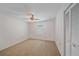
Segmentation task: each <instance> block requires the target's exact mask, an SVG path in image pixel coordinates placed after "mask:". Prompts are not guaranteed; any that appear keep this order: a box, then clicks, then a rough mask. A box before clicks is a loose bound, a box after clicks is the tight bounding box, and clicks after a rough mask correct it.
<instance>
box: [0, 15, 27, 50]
mask: <svg viewBox="0 0 79 59" xmlns="http://www.w3.org/2000/svg"><path fill="white" fill-rule="evenodd" d="M27 26H28V24H27V23H26V22H24V21H23V20H22V19H18V18H16V17H11V16H7V15H6V16H5V15H0V50H2V49H5V48H7V47H9V46H11V45H14V44H16V43H18V42H21V41H23V40H25V39H27V38H28V31H27V30H28V29H27Z"/></svg>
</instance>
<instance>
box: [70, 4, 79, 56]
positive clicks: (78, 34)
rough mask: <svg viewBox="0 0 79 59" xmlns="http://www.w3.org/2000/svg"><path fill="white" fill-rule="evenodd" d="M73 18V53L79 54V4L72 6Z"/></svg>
mask: <svg viewBox="0 0 79 59" xmlns="http://www.w3.org/2000/svg"><path fill="white" fill-rule="evenodd" d="M71 19H72V46H71V52H72V53H71V55H73V56H75V55H76V56H79V4H76V5H75V6H74V7H73V8H71Z"/></svg>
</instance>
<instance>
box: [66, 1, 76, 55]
mask: <svg viewBox="0 0 79 59" xmlns="http://www.w3.org/2000/svg"><path fill="white" fill-rule="evenodd" d="M76 4H77V3H70V4H69V5H68V6H67V8H66V9H65V10H64V56H66V36H65V34H66V32H65V31H66V30H65V29H66V27H65V26H66V22H65V14H66V13H67V12H69V39H70V52H69V53H70V56H71V55H72V49H71V47H72V19H71V9H72V8H73V7H74V6H75V5H76Z"/></svg>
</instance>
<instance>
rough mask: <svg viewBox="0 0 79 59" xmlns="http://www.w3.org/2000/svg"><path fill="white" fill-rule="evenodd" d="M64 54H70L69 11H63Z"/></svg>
mask: <svg viewBox="0 0 79 59" xmlns="http://www.w3.org/2000/svg"><path fill="white" fill-rule="evenodd" d="M64 23H65V28H64V29H65V55H66V56H69V55H70V12H69V11H67V12H65V22H64Z"/></svg>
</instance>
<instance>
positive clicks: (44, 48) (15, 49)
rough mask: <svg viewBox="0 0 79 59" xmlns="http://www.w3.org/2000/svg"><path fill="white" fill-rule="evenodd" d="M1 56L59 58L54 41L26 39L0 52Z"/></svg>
mask: <svg viewBox="0 0 79 59" xmlns="http://www.w3.org/2000/svg"><path fill="white" fill-rule="evenodd" d="M0 55H2V56H60V53H59V51H58V49H57V47H56V44H55V42H54V41H44V40H36V39H28V40H25V41H23V42H21V43H19V44H16V45H14V46H11V47H9V48H7V49H4V50H3V51H0Z"/></svg>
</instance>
